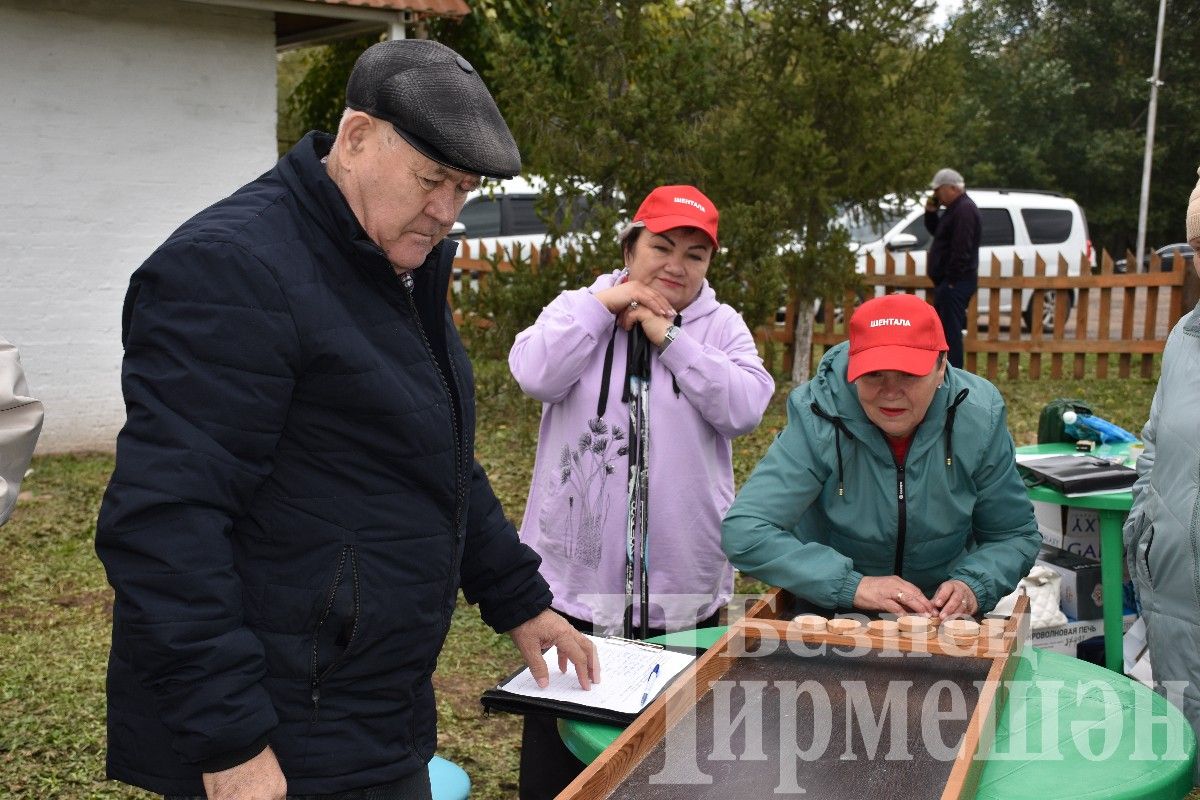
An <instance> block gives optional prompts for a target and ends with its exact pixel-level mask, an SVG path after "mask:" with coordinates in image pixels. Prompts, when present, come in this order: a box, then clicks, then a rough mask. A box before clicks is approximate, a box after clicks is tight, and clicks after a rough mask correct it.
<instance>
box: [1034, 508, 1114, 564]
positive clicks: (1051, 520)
mask: <svg viewBox="0 0 1200 800" xmlns="http://www.w3.org/2000/svg"><path fill="white" fill-rule="evenodd" d="M1033 513H1034V516H1035V517H1036V518H1037V523H1038V530H1039V531H1041V533H1042V542H1043V543H1045V544H1046V545H1048V546H1050V547H1054V548H1056V549H1058V550H1066V551H1067V552H1068V553H1074V554H1075V555H1077V556H1082V557H1084V558H1089V559H1091V560H1093V561H1099V560H1100V512H1098V511H1096V510H1095V509H1091V508H1075V507H1073V506H1060V505H1058V504H1057V503H1043V502H1041V501H1035V502H1034V504H1033Z"/></svg>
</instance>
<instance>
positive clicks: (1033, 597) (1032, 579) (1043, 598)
mask: <svg viewBox="0 0 1200 800" xmlns="http://www.w3.org/2000/svg"><path fill="white" fill-rule="evenodd" d="M1061 590H1062V576H1061V575H1059V574H1058V573H1057V572H1055V571H1054V570H1052V569H1050V568H1049V567H1043V566H1042V565H1041V564H1038V565H1036V566H1035V567H1034V568H1033V569H1031V570H1030V571H1029V574H1028V575H1026V576H1025V577H1024V578H1022V579H1021V582H1020V583H1018V584H1017V589H1016V591H1014V592H1013V593H1012V594H1010V595H1008V596H1006V597H1002V598H1000V602H999V603H996V609H995V610H994V611H993V612H992V614H993V615H995V616H1002V617H1007V616H1010V615H1011V614H1012V612H1013V606H1014V605H1016V602H1017V598H1018V597H1020V595H1021V592H1022V591H1023V592H1024V593H1025V594H1027V595H1029V627H1031V628H1053V627H1055V626H1058V625H1066V624H1067V615H1066V614H1064V613H1063V612H1062V609H1060V608H1059V606H1058V595H1059V592H1060V591H1061Z"/></svg>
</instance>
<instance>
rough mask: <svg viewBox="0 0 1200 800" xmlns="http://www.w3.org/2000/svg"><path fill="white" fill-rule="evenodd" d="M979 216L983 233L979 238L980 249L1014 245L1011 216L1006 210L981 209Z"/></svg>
mask: <svg viewBox="0 0 1200 800" xmlns="http://www.w3.org/2000/svg"><path fill="white" fill-rule="evenodd" d="M979 216H980V217H981V220H982V222H983V232H982V233H981V234H980V236H979V246H980V247H1004V246H1011V245H1013V244H1015V242H1016V240H1015V239H1014V238H1013V223H1012V216H1011V215H1009V213H1008V209H1007V208H981V209H979Z"/></svg>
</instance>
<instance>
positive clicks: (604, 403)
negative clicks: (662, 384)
mask: <svg viewBox="0 0 1200 800" xmlns="http://www.w3.org/2000/svg"><path fill="white" fill-rule="evenodd" d="M674 324H675V326H676V327H680V328H682V327H683V314H676V315H675V322H674ZM617 327H618V326H617V324H616V323H613V329H612V335H611V336H609V337H608V347H607V348H606V349H605V350H604V371H603V372H602V373H601V374H600V397H599V399H598V400H597V401H596V416H597V417H603V416H604V412H605V411H606V410H607V409H608V390H609V386H610V385H611V383H612V363H613V350H614V349H615V348H616V342H617ZM634 361H635V356H634V353H633V347H632V337H631V344H630V351H629V355H628V358H627V359H626V361H625V386H624V388H623V389H622V391H621V401H622V402H624V403H628V402H629V370H630V367H631V365H632V364H633V363H634ZM671 389H672V390H674V392H675V396H676V397H679V381H678V380H676V378H675V373H671Z"/></svg>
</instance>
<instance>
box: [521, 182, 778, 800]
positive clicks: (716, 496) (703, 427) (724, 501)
mask: <svg viewBox="0 0 1200 800" xmlns="http://www.w3.org/2000/svg"><path fill="white" fill-rule="evenodd" d="M621 247H622V253H623V256H624V260H625V268H624V269H621V270H617V271H615V272H613V273H611V274H608V275H602V276H600V277H599V278H598V279H597V280H596V282H595V283H593V284H592V285H591V286H590V287H588V288H585V289H576V290H574V291H566V292H563V293H562V294H560V295H559V296H558V297H557V298H556V299H555V300H554V301H553V302H551V303H550V305H548V306H547V307H546V308H545V309H544V310H543V311H542V313H541V315H540V316H539V317H538V320H537V322H536V323H534V325H533V326H532V327H530V328H528V329H526V330H525V331H523V332H521V334H520V335H518V336H517V339H516V341H515V342H514V343H513V347H512V351H511V352H510V353H509V356H508V363H509V368H510V369H511V370H512V374H513V376H514V377H515V378H516V379H517V382H518V383H519V384H520V385H521V388H522V389H523V390H524V391H525V393H526V394H528V395H530V396H531V397H534V398H536V399H538V400H540V401H542V403H543V406H542V423H541V429H540V431H539V435H538V452H537V462H536V464H535V465H534V473H533V481H532V483H531V485H530V489H529V500H528V502H527V504H526V506H525V518H524V520H523V522H522V524H521V540H522V541H523V542H525V543H526V544H528V545H529V546H531V547H533V548H534V549H535V550H536V551H537V552H538V553H539V554H540V555H541V557H542V567H541V572H542V575H543V576H544V577H545V578H546V580H547V581H548V582H549V583H550V588H551V590H552V591H553V593H554V604H553V605H554V608H555V609H556V610H557V611H558V612H559V613H561V614H563V615H565V616H566V617H567V619H568V620H570V621H571V622H572V623H573V624H574V625H576V627H578V628H580V629H581V630H584V631H587V632H592V631H593V630H595V631H597V632H605V633H620V631H621V628H622V620H623V618H624V605H625V553H626V515H627V507H628V479H627V476H628V445H629V430H628V428H629V408H628V405H627V404H626V403H625V402H623V400H622V394H623V389H624V388H625V386H626V384H627V381H626V361H627V358H626V356H627V344H628V337H629V335H630V334H629V332H630V331H631V329H632V328H633V327H634V326H635V325H637V326H640V327H641V329H642V331H644V332H645V335H646V338H647V339H648V340H649V342H650V344H651V345H652V355H651V360H650V364H651V373H650V375H651V377H650V391H649V397H650V403H649V429H650V437H649V442H650V447H649V476H650V477H649V483H650V486H649V498H650V502H649V504H648V505H649V511H650V515H649V523H648V526H647V527H648V530H649V533H648V539H647V541H648V545H647V550H648V559H647V562H648V564H649V581H648V585H649V591H650V612H649V619H650V627H651V628H652V629H654V631H653V633H661V632H663V631H673V630H680V629H685V628H693V627H696V626H697V625H704V624H708V625H712V624H716V622H717V620H718V618H719V614H720V609H721V608H722V607H723V606H724V605H725V604H726V603H727V602H728V601H729V598H730V596H731V594H732V593H733V568H732V567H731V566H730V564H729V562H728V560H726V558H725V555H724V553H723V552H722V550H721V519H722V517H723V516H724V515H725V512H726V510H727V509H728V508H729V505H730V503H731V502H732V501H733V464H732V446H731V440H732V439H733V438H734V437H735V436H740V435H742V434H745V433H748V432H750V431H751V430H753V429H754V428H755V427H756V426H757V425H758V423H759V421H760V420H761V419H762V414H763V411H764V410H765V409H766V407H767V403H768V402H769V401H770V399H771V395H772V393H773V392H774V389H775V384H774V381H773V380H772V379H771V376H770V374H769V373H768V372H767V371H766V369H764V368H763V364H762V359H761V358H760V357H759V355H758V350H757V348H756V347H755V344H754V339H753V337H752V336H751V333H750V330H749V328H747V326H746V323H745V322H744V321H743V320H742V318H741V315H739V314H738V312H737V311H735V310H734V309H733V308H731V307H730V306H727V305H724V304H722V303H719V302H717V298H716V294H715V292H713V289H712V287H711V286H709V285H708V282H707V281H706V280H705V275H706V273H707V272H708V265H709V262H710V261H711V259H712V256H713V253H714V252H715V251H716V248H717V209H716V207H715V206H714V205H713V203H712V201H711V200H709V199H708V198H707V197H705V196H704V195H703V194H702V193H701V192H700V191H699V190H698V189H696V188H695V187H692V186H660V187H659V188H657V189H655V190H654V191H653V192H651V193H650V195H649V196H647V198H646V199H645V201H644V202H643V203H642V205H641V207H640V208H639V209H638V212H637V215H636V216H635V217H634V219H633V222H632V223H631V224H630V225H629V226H627V227H626V228H625V230H624V231H622V233H621ZM635 594H636V593H635ZM639 615H640V608H639V607H638V599H637V597H636V596H635V597H634V611H633V618H634V619H635V620H636V619H638V617H639ZM556 754H557V756H558V757H556ZM564 754H565V758H563V757H562V756H563V755H564ZM521 762H522V770H521V795H520V796H521V798H522V800H534V798H541V797H553V796H554V795H555V794H556V793H557V791H558V790H559V789H562V788H563V787H564V786H565V785H566V783H568V782H569V781H570V779H571V777H573V775H574V774H576V773H577V772H578V771H579V770H580V769H582V764H580V762H579V761H578V760H576V759H574V757H572V756H571V755H570V753H569V751H567V750H566V749H565V748H564V747H563V746H562V744H561V742H559V741H558V736H557V733H556V731H555V727H554V725H553V720H552V719H550V720H545V719H543V720H539V719H535V718H531V717H527V719H526V727H525V736H524V740H523V742H522V754H521ZM527 763H529V764H530V767H531V768H530V769H526V768H525V765H526V764H527ZM558 764H561V765H562V766H563V769H562V770H561V773H560V774H557V775H556V774H555V773H556V772H557V770H556V767H555V766H552V765H558ZM564 778H565V780H563V779H564ZM560 781H561V784H560ZM535 782H536V783H537V784H538V785H536V786H535V785H534V784H535Z"/></svg>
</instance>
